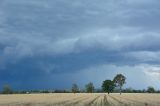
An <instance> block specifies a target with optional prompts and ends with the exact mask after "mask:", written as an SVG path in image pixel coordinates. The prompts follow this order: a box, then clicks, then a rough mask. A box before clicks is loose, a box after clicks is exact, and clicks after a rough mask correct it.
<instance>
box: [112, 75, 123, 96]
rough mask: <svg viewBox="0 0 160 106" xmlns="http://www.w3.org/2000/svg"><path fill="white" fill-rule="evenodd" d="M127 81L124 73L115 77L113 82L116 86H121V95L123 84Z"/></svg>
mask: <svg viewBox="0 0 160 106" xmlns="http://www.w3.org/2000/svg"><path fill="white" fill-rule="evenodd" d="M125 81H126V77H125V76H124V75H122V74H117V75H116V76H115V77H114V79H113V82H114V84H115V85H116V87H119V89H120V95H121V92H122V86H123V85H124V84H125V83H126V82H125Z"/></svg>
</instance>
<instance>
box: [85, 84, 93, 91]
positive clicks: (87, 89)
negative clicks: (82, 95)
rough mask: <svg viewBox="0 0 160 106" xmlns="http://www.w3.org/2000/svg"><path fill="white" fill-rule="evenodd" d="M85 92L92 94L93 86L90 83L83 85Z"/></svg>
mask: <svg viewBox="0 0 160 106" xmlns="http://www.w3.org/2000/svg"><path fill="white" fill-rule="evenodd" d="M85 88H86V92H88V93H93V92H94V85H93V83H92V82H90V83H88V84H86V85H85Z"/></svg>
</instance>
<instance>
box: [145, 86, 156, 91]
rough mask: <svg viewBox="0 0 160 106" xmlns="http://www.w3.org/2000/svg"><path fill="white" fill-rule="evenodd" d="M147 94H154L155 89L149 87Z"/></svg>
mask: <svg viewBox="0 0 160 106" xmlns="http://www.w3.org/2000/svg"><path fill="white" fill-rule="evenodd" d="M147 92H148V93H154V92H155V89H154V88H153V87H151V86H149V87H148V89H147Z"/></svg>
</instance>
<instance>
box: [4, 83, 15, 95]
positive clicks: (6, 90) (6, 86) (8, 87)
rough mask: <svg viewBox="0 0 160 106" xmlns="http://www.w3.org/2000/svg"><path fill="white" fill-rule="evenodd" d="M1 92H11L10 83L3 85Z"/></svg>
mask: <svg viewBox="0 0 160 106" xmlns="http://www.w3.org/2000/svg"><path fill="white" fill-rule="evenodd" d="M2 93H3V94H12V93H13V91H12V89H11V87H10V85H4V87H3V91H2Z"/></svg>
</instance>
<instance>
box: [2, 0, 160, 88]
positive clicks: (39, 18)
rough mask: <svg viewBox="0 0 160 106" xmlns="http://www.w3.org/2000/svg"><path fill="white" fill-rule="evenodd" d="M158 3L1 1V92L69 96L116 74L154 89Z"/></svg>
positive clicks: (159, 62) (159, 66) (159, 71)
mask: <svg viewBox="0 0 160 106" xmlns="http://www.w3.org/2000/svg"><path fill="white" fill-rule="evenodd" d="M159 19H160V1H159V0H0V89H2V87H3V85H5V84H10V85H11V86H12V88H13V89H20V90H21V89H70V88H71V86H72V84H73V83H76V84H78V86H79V87H80V88H82V89H83V88H84V85H85V84H86V83H88V82H93V83H94V86H95V87H96V88H101V84H102V81H104V80H106V79H113V78H114V76H115V75H116V74H118V73H122V74H123V75H125V76H126V78H127V79H126V84H125V85H124V88H128V87H131V88H134V89H146V88H147V87H148V86H153V87H155V88H156V89H160V30H159V29H160V21H159Z"/></svg>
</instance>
